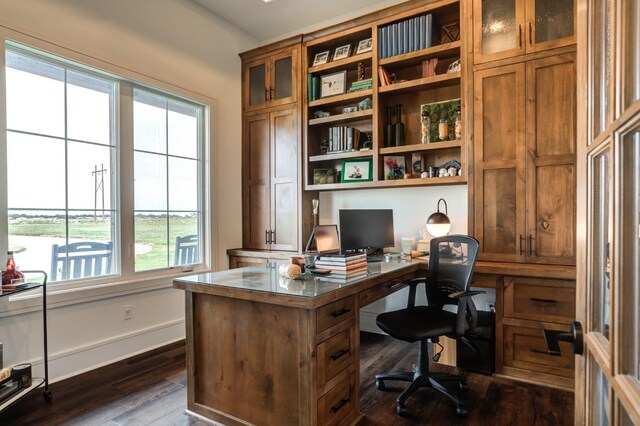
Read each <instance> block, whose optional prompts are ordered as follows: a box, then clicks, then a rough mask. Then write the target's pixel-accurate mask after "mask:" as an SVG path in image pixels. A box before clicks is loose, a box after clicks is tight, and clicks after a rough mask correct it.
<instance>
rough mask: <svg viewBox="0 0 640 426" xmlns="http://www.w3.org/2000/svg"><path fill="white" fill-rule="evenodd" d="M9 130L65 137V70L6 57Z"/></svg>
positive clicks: (12, 55)
mask: <svg viewBox="0 0 640 426" xmlns="http://www.w3.org/2000/svg"><path fill="white" fill-rule="evenodd" d="M6 60H7V67H6V73H7V75H6V79H7V84H6V87H7V129H9V130H20V131H24V132H30V133H39V134H43V135H48V136H59V137H63V136H64V69H63V68H62V67H58V66H55V65H51V64H48V63H46V62H43V61H39V60H36V59H32V58H30V57H28V56H24V55H21V54H18V53H15V52H12V51H7V54H6Z"/></svg>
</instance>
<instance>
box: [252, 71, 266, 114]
mask: <svg viewBox="0 0 640 426" xmlns="http://www.w3.org/2000/svg"><path fill="white" fill-rule="evenodd" d="M266 73H267V68H266V65H265V64H260V65H256V66H255V67H251V68H249V105H260V104H262V103H265V102H266V101H267V95H266V94H265V90H266V89H265V87H267V80H266V75H267V74H266Z"/></svg>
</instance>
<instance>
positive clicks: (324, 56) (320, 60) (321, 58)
mask: <svg viewBox="0 0 640 426" xmlns="http://www.w3.org/2000/svg"><path fill="white" fill-rule="evenodd" d="M327 62H329V51H328V50H325V51H324V52H320V53H316V56H314V58H313V65H312V66H313V67H315V66H316V65H322V64H326V63H327Z"/></svg>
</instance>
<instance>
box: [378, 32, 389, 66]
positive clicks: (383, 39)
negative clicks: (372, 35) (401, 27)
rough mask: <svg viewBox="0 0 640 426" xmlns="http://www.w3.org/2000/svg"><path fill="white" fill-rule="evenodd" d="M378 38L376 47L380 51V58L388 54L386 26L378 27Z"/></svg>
mask: <svg viewBox="0 0 640 426" xmlns="http://www.w3.org/2000/svg"><path fill="white" fill-rule="evenodd" d="M380 34H381V36H380V40H378V48H379V49H380V51H382V56H381V59H382V58H386V57H387V56H389V54H388V53H387V27H382V28H380Z"/></svg>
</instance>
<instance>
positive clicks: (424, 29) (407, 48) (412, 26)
mask: <svg viewBox="0 0 640 426" xmlns="http://www.w3.org/2000/svg"><path fill="white" fill-rule="evenodd" d="M432 33H433V18H432V16H431V14H428V15H422V16H415V17H413V18H409V19H405V20H404V21H400V22H394V23H393V24H390V25H386V26H384V27H380V28H379V29H378V57H379V59H384V58H388V57H391V56H396V55H402V54H404V53H409V52H413V51H416V50H421V49H426V48H428V47H431V43H432Z"/></svg>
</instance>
